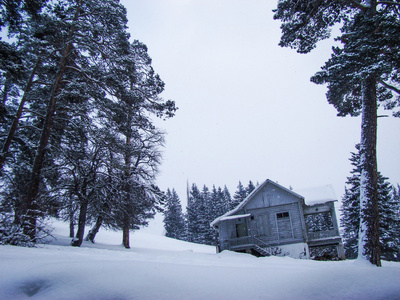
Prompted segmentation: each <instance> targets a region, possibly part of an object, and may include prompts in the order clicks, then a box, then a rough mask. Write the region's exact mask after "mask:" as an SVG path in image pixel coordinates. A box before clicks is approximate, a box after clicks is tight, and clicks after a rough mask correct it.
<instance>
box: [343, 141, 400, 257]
mask: <svg viewBox="0 0 400 300" xmlns="http://www.w3.org/2000/svg"><path fill="white" fill-rule="evenodd" d="M356 149H357V152H356V153H352V154H351V158H350V161H351V164H352V165H353V166H354V168H353V170H352V171H351V176H349V177H348V178H347V181H346V185H347V186H346V188H345V194H344V196H343V198H342V207H341V209H340V210H341V212H342V216H341V219H340V221H341V225H342V227H343V231H342V238H343V242H344V248H345V251H346V257H347V258H356V257H357V254H358V234H359V226H360V180H361V168H360V159H361V158H360V145H356ZM387 180H388V178H386V177H383V176H382V175H381V174H380V173H378V199H379V225H380V251H381V254H382V257H383V258H384V259H389V260H394V259H395V258H396V257H398V255H399V254H400V248H399V243H398V235H397V232H396V229H395V228H396V212H395V210H394V208H395V207H396V205H398V203H397V204H396V201H395V200H394V197H393V196H392V194H391V193H392V187H391V185H390V183H389V182H388V181H387ZM361 213H364V212H361Z"/></svg>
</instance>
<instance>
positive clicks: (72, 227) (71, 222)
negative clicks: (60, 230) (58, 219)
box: [69, 208, 75, 238]
mask: <svg viewBox="0 0 400 300" xmlns="http://www.w3.org/2000/svg"><path fill="white" fill-rule="evenodd" d="M74 235H75V220H74V210H73V209H72V208H71V209H70V212H69V237H71V238H73V237H74Z"/></svg>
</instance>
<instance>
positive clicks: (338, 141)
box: [121, 0, 400, 203]
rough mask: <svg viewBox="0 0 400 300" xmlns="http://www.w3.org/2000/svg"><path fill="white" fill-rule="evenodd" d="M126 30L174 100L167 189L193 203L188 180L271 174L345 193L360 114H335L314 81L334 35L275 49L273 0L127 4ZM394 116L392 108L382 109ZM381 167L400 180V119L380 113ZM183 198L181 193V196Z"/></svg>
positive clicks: (164, 172) (298, 185)
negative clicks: (307, 45) (309, 47)
mask: <svg viewBox="0 0 400 300" xmlns="http://www.w3.org/2000/svg"><path fill="white" fill-rule="evenodd" d="M121 2H122V4H123V5H125V7H126V8H127V11H128V19H129V31H130V33H131V36H132V39H138V40H140V41H141V42H143V43H145V44H146V45H147V46H148V48H149V54H150V56H151V57H152V59H153V67H154V69H155V71H156V72H157V73H158V74H160V76H161V78H162V79H163V80H164V82H165V84H166V89H165V92H164V93H163V94H162V96H163V97H164V98H165V99H171V100H174V101H175V102H176V105H177V106H178V107H179V110H178V111H177V113H176V116H175V117H174V118H172V119H169V120H167V121H163V122H160V123H158V126H159V127H161V128H162V129H164V130H165V131H166V132H167V136H166V147H165V149H164V155H163V157H164V162H163V164H162V166H161V168H160V170H161V172H160V175H159V176H158V181H157V182H158V184H159V186H160V188H162V189H164V190H165V189H166V188H168V187H169V188H175V189H176V191H177V192H178V194H179V196H180V197H181V200H182V202H184V203H185V201H186V199H185V198H186V196H185V195H186V182H187V180H188V181H189V183H190V184H191V183H196V184H197V185H198V186H199V188H201V187H202V185H204V184H205V185H207V186H208V187H209V188H210V189H211V188H212V185H213V184H215V185H216V186H217V187H218V186H221V187H223V185H225V184H226V185H227V187H228V188H229V190H230V192H231V194H232V195H233V194H234V192H235V191H236V187H237V184H238V182H239V180H241V181H242V183H243V184H244V185H247V183H248V181H249V180H252V181H253V182H254V183H256V182H257V181H258V182H260V183H262V182H263V181H264V180H265V179H267V178H268V179H271V180H273V181H277V182H278V183H279V184H281V185H283V186H285V187H289V185H290V186H292V187H293V188H294V190H296V189H302V188H307V187H313V186H319V185H325V184H332V185H333V187H334V189H335V192H336V196H337V197H338V198H341V196H342V194H343V192H344V185H345V181H346V177H347V176H349V174H350V173H349V172H350V170H351V169H352V167H351V165H350V163H349V160H348V159H349V157H350V152H351V151H354V150H355V148H354V146H355V144H356V143H358V142H359V141H360V123H361V118H360V117H357V118H352V117H345V118H342V117H337V116H336V114H337V112H336V110H335V108H334V107H333V106H332V105H330V104H328V102H327V100H326V98H325V93H326V87H325V86H318V85H315V84H313V83H311V82H310V80H309V78H310V76H312V75H313V74H314V73H315V72H317V71H318V70H319V69H320V67H321V66H322V65H323V64H324V62H325V61H326V60H327V59H328V58H329V57H330V53H331V46H332V43H333V42H332V41H323V42H321V43H320V44H319V45H318V47H317V49H315V50H314V51H312V52H311V53H309V54H306V55H304V54H298V53H297V52H296V51H295V50H292V49H287V48H281V47H279V46H278V42H279V38H280V34H281V32H280V28H279V27H280V22H279V21H274V20H273V18H272V17H273V13H272V9H274V8H275V5H276V3H277V1H271V0H251V1H249V0H123V1H121ZM384 113H385V114H389V115H391V112H384ZM378 122H379V127H378V168H379V171H381V173H382V174H383V175H384V176H387V177H389V178H390V182H391V183H396V184H397V183H400V155H399V153H400V138H399V132H400V119H395V118H393V117H390V118H379V121H378ZM182 198H183V199H182Z"/></svg>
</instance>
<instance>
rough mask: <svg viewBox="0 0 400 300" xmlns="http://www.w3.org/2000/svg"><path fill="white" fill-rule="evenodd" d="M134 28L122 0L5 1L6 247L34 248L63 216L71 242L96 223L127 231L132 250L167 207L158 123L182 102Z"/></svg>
mask: <svg viewBox="0 0 400 300" xmlns="http://www.w3.org/2000/svg"><path fill="white" fill-rule="evenodd" d="M126 24H127V18H126V9H125V7H123V6H122V5H121V4H120V3H119V1H117V0H102V1H97V0H54V1H47V0H30V1H21V0H20V1H7V2H2V3H1V10H0V28H1V30H2V31H3V30H4V31H5V32H7V34H8V39H6V40H0V75H1V77H0V91H1V102H0V119H1V125H0V146H1V151H0V173H1V179H0V184H1V186H0V195H1V202H0V211H1V220H0V233H1V243H3V244H24V245H33V244H35V243H36V242H38V241H39V240H40V239H41V238H42V237H43V235H44V234H46V233H45V227H44V226H42V225H41V223H42V221H43V220H44V219H45V218H46V217H48V216H55V217H59V218H63V219H65V220H68V221H69V222H70V235H71V237H73V241H72V245H73V246H80V245H81V243H82V241H83V238H84V236H83V235H84V229H85V225H86V224H88V223H91V224H94V225H95V226H94V227H93V228H92V230H91V232H90V235H89V236H88V239H91V240H93V239H94V236H95V234H96V232H97V231H98V229H99V228H100V226H106V227H109V228H114V229H121V230H122V231H123V244H124V246H125V247H126V248H129V247H130V246H129V230H130V229H134V228H138V226H140V225H144V224H146V223H147V219H148V218H150V217H152V216H153V215H154V213H155V211H156V210H157V209H161V204H162V202H163V199H164V195H163V193H162V192H161V191H160V189H159V188H158V187H157V186H156V185H155V183H154V182H155V176H156V174H157V170H158V167H159V165H160V161H161V152H160V147H162V146H163V143H164V133H163V132H162V131H161V130H160V129H159V128H157V127H156V126H155V125H154V118H155V117H160V118H164V119H165V118H170V117H173V116H174V114H175V111H176V109H177V108H176V107H175V103H174V102H173V101H171V100H164V99H162V98H161V97H160V94H161V93H162V91H163V90H164V82H163V81H162V80H161V78H160V76H159V75H158V74H157V73H156V72H155V71H154V69H153V67H152V65H151V64H152V61H151V58H150V56H149V55H148V52H147V47H146V45H145V44H143V43H142V42H140V41H138V40H133V41H131V40H130V35H129V34H128V32H127V25H126ZM76 228H77V230H76V232H75V229H76Z"/></svg>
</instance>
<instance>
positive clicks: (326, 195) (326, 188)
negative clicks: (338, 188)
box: [296, 184, 337, 205]
mask: <svg viewBox="0 0 400 300" xmlns="http://www.w3.org/2000/svg"><path fill="white" fill-rule="evenodd" d="M296 193H298V194H299V195H302V196H303V197H304V199H305V203H306V204H307V205H315V204H318V203H324V202H327V201H337V197H336V194H335V191H334V189H333V186H332V185H331V184H327V185H323V186H316V187H311V188H307V189H298V190H296Z"/></svg>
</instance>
